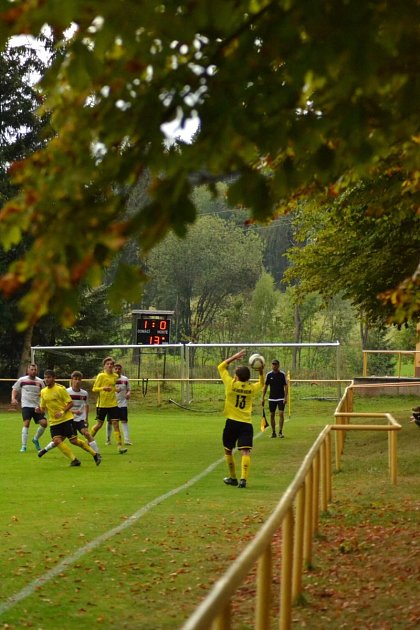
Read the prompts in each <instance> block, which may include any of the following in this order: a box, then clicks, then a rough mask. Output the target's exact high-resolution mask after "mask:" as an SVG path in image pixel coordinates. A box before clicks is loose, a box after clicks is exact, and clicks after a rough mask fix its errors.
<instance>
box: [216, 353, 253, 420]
mask: <svg viewBox="0 0 420 630" xmlns="http://www.w3.org/2000/svg"><path fill="white" fill-rule="evenodd" d="M227 365H228V364H227V363H226V361H222V363H220V364H219V365H218V366H217V369H218V371H219V374H220V378H221V379H222V381H223V383H224V386H225V407H224V410H223V412H224V415H225V417H226V418H229V419H230V420H238V421H239V422H249V423H250V424H251V413H252V399H253V397H254V396H255V394H257V393H258V392H260V391H261V390H262V388H263V387H264V375H263V374H260V375H259V380H258V382H257V383H251V382H250V381H245V382H244V381H239V380H238V379H237V378H236V377H232V376H231V375H230V374H229V371H228V369H227Z"/></svg>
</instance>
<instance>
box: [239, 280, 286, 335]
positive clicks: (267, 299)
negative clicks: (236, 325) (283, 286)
mask: <svg viewBox="0 0 420 630" xmlns="http://www.w3.org/2000/svg"><path fill="white" fill-rule="evenodd" d="M277 303H278V291H276V290H275V287H274V278H273V277H272V276H271V275H270V274H269V273H267V272H263V273H262V275H261V277H260V278H259V280H258V282H257V284H256V285H255V289H254V290H253V292H252V295H251V300H250V302H249V304H248V309H247V310H248V313H247V315H248V317H247V320H246V327H245V331H246V337H245V338H246V339H249V340H251V341H252V342H257V341H267V340H271V339H273V336H274V334H275V322H274V312H275V308H276V306H277Z"/></svg>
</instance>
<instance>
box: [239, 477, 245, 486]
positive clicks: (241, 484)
mask: <svg viewBox="0 0 420 630" xmlns="http://www.w3.org/2000/svg"><path fill="white" fill-rule="evenodd" d="M238 488H246V479H241V480H240V481H239V484H238Z"/></svg>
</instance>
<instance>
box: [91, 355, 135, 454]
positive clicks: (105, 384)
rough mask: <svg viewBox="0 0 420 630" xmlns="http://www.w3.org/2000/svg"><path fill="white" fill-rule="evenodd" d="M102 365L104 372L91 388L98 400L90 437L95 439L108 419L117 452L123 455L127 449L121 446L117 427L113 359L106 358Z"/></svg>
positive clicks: (118, 417)
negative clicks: (94, 422)
mask: <svg viewBox="0 0 420 630" xmlns="http://www.w3.org/2000/svg"><path fill="white" fill-rule="evenodd" d="M102 365H103V366H104V371H103V372H100V373H99V374H98V376H97V377H96V379H95V382H94V384H93V387H92V391H93V392H94V393H95V394H98V398H97V401H96V424H95V426H94V427H93V428H92V430H91V435H92V437H95V435H96V434H97V432H98V431H99V429H100V428H101V427H102V425H103V423H104V422H105V420H106V419H108V420H109V421H110V422H112V426H113V428H114V435H115V441H116V443H117V446H118V452H119V453H121V454H123V453H126V452H127V449H126V448H125V447H123V445H122V439H121V433H120V425H119V420H120V412H119V408H118V401H117V392H118V391H119V387H118V385H116V382H117V380H118V374H117V373H116V372H114V359H113V358H112V357H106V358H105V359H104V360H103V361H102Z"/></svg>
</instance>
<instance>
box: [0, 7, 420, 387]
mask: <svg viewBox="0 0 420 630" xmlns="http://www.w3.org/2000/svg"><path fill="white" fill-rule="evenodd" d="M267 6H268V5H267ZM410 11H411V8H410V7H407V10H406V12H405V13H404V14H401V18H400V19H401V23H400V27H401V30H400V31H398V33H399V34H398V35H395V34H394V35H395V41H394V44H395V46H397V42H398V41H399V39H398V38H399V37H400V35H401V32H402V31H403V30H404V29H406V32H405V40H404V41H405V42H406V43H405V49H404V53H405V55H406V58H405V62H402V63H401V68H399V67H398V68H396V69H395V70H393V72H394V75H393V76H394V78H393V79H392V80H394V79H395V75H396V74H397V73H399V76H400V78H401V81H402V82H403V81H406V79H407V77H406V76H405V75H404V72H405V70H404V72H403V70H402V69H403V68H407V67H408V68H409V67H411V66H410V64H409V63H408V62H409V60H410V59H411V55H412V49H411V44H410V42H411V40H410V39H409V38H408V30H407V29H409V21H408V18H409V15H408V14H409V12H410ZM264 12H265V9H264V11H262V12H261V15H263V13H264ZM394 17H395V16H394ZM394 17H393V16H388V15H387V16H386V18H387V19H388V18H389V19H390V20H392V19H394ZM40 19H41V18H40ZM57 19H58V18H57ZM314 19H315V18H314ZM373 25H374V22H373V20H372V26H373ZM359 26H360V25H359ZM356 27H357V25H356V24H355V25H354V28H356ZM41 39H42V47H43V50H50V52H51V57H50V58H49V61H45V56H41V57H40V56H39V55H38V54H37V51H36V46H35V48H34V47H33V45H32V43H31V45H30V46H28V45H25V46H23V47H21V48H18V47H13V48H11V47H9V46H6V47H5V49H4V50H3V52H2V54H1V58H0V64H1V79H0V80H1V82H2V86H1V95H2V96H1V110H2V119H1V128H0V152H1V153H0V157H1V159H0V162H1V164H0V168H1V171H0V194H1V199H0V201H1V204H2V205H5V207H6V209H7V203H8V201H9V200H11V199H13V197H14V196H15V195H16V194H17V193H18V192H19V182H18V181H17V180H16V177H15V178H12V174H13V173H12V172H11V169H10V166H11V165H12V164H16V163H19V161H21V160H23V159H26V158H28V157H31V156H33V159H34V163H36V159H38V158H37V156H38V155H41V153H40V152H42V150H43V149H44V148H45V147H46V146H47V145H48V143H49V142H50V140H51V138H53V137H58V138H60V133H58V134H57V130H56V129H55V128H53V125H52V123H51V116H50V113H51V112H50V111H48V109H47V108H44V109H43V110H41V115H40V112H39V109H38V108H39V104H40V103H43V101H44V92H43V87H40V84H39V83H38V84H35V83H34V81H33V77H34V75H39V76H41V77H42V76H43V75H44V74H45V73H46V71H47V69H48V67H49V66H51V65H53V63H58V62H59V61H60V57H61V59H64V58H65V55H66V51H65V48H63V44H62V42H61V48H60V47H57V38H56V36H52V35H51V34H50V35H49V36H48V35H47V36H43V37H42V38H41ZM77 43H78V42H77V37H76V38H75V40H74V41H73V42H70V43H69V44H68V46H69V50H70V48H71V46H73V45H74V46H76V45H77ZM352 45H353V44H352V43H351V40H350V44H349V46H352ZM356 45H357V42H355V44H354V46H356ZM57 51H58V52H57ZM71 52H74V51H71ZM74 70H75V68H73V71H74ZM79 70H80V69H79ZM82 74H83V73H82V72H81V71H80V72H79V73H77V72H75V73H74V74H73V76H72V77H71V78H72V80H73V82H74V83H75V84H76V85H75V87H76V88H77V84H78V82H80V84H82V83H83V81H84V80H86V77H85V78H83V76H82ZM73 87H74V86H73ZM343 89H344V88H343ZM318 91H320V86H318ZM404 99H405V100H404V103H405V104H407V103H408V102H411V101H412V99H408V95H407V94H406V92H404ZM407 107H408V105H407ZM310 113H311V112H310V111H308V112H306V114H307V115H308V116H310ZM404 115H405V125H406V127H407V128H408V131H407V137H410V138H411V140H412V142H414V143H415V140H414V136H413V135H411V136H410V133H411V131H413V130H414V128H413V129H411V128H410V126H409V125H410V120H411V119H410V117H409V116H408V114H407V112H405V114H404V110H403V108H402V109H401V111H400V112H399V113H398V114H396V116H395V118H396V119H399V118H401V117H404ZM315 118H316V116H315ZM353 123H354V121H353ZM349 124H350V122H349ZM363 124H364V123H363ZM363 124H362V122H361V121H359V126H358V129H359V132H360V133H362V132H361V128H362V127H363ZM356 126H357V125H354V128H356ZM197 134H198V135H199V134H200V131H198V132H197ZM397 136H398V134H396V137H395V138H391V137H389V142H390V145H391V144H392V150H391V151H390V152H389V154H388V155H387V157H386V159H384V158H383V155H382V156H381V160H382V163H381V164H380V167H379V168H376V169H373V170H372V169H370V170H369V169H366V170H365V174H364V175H362V176H360V173H358V176H357V177H356V178H354V177H353V178H352V177H349V178H348V180H346V181H347V184H346V185H341V187H340V186H337V187H331V186H330V187H328V186H327V184H328V182H327V178H325V180H324V179H323V175H322V174H318V178H319V181H320V182H321V184H322V183H325V186H324V187H321V188H319V187H318V189H316V190H315V191H314V188H313V187H312V188H310V189H308V192H307V194H306V195H305V194H304V193H302V192H300V193H299V197H298V201H297V202H296V203H293V204H289V205H288V208H287V212H285V213H283V214H281V213H280V214H277V215H275V216H271V217H270V221H268V222H266V223H264V222H262V223H256V222H254V221H253V220H249V217H250V214H251V209H250V208H247V207H246V206H244V205H243V203H241V201H242V199H241V197H240V195H238V177H239V176H237V175H235V174H232V173H228V174H226V173H225V174H223V173H222V174H219V175H218V176H216V177H215V176H213V175H211V176H208V173H206V172H204V171H198V172H196V173H195V176H194V173H193V176H192V177H191V178H190V183H191V192H190V193H189V197H190V200H191V203H192V205H193V206H194V207H195V208H196V212H197V215H196V220H195V222H194V223H192V224H191V225H190V226H188V227H187V228H186V230H185V233H184V232H183V231H182V230H175V232H178V233H179V236H178V235H176V234H175V232H170V231H169V232H168V233H167V235H166V236H165V237H164V238H163V239H162V240H160V241H159V239H156V240H157V245H155V247H154V248H152V249H151V248H149V247H147V248H146V247H145V248H142V244H141V241H139V239H138V238H136V237H135V236H133V238H132V239H126V240H125V244H124V246H123V247H121V248H120V249H119V252H118V253H117V255H116V256H115V257H114V258H113V260H112V262H109V264H108V263H107V264H105V265H104V269H103V271H104V273H103V275H102V276H101V278H100V282H98V281H96V282H95V283H92V282H87V281H86V282H81V283H80V284H79V285H77V287H76V289H75V291H74V292H73V294H72V295H73V298H74V300H75V302H77V307H75V310H76V311H77V312H78V315H77V318H76V319H75V321H74V322H72V325H71V326H70V327H68V326H67V327H66V326H63V321H62V319H63V318H62V317H61V318H60V316H58V317H57V313H54V308H51V309H50V310H51V311H52V312H51V313H48V312H46V314H44V315H42V316H41V317H40V318H39V319H38V320H36V321H33V322H32V323H31V324H30V325H29V326H27V327H26V328H25V329H22V327H21V328H20V329H17V328H16V322H18V321H19V319H20V317H21V315H20V309H21V307H22V295H24V293H25V291H26V288H27V287H26V285H22V287H21V288H20V289H19V290H17V291H16V292H14V293H13V292H12V294H7V291H6V292H3V294H2V297H1V298H0V315H1V320H2V323H3V325H2V328H1V331H0V375H1V377H5V378H7V377H14V376H16V375H17V373H22V372H23V371H24V364H25V362H26V361H27V360H28V358H29V348H30V346H31V345H44V344H46V345H60V344H61V345H71V344H81V345H86V344H89V345H94V344H125V343H131V342H132V341H133V332H132V326H131V311H132V310H133V309H139V308H145V309H157V310H159V309H164V310H173V311H174V321H173V338H172V341H174V342H178V341H182V342H188V341H193V342H206V343H211V342H232V341H244V342H246V341H249V342H254V343H256V342H260V341H261V342H262V341H270V342H276V341H279V342H283V343H284V342H297V343H301V342H311V343H314V342H320V341H335V340H338V341H339V342H340V344H341V345H342V347H343V349H344V352H343V353H342V361H343V365H342V371H341V372H342V376H343V377H351V376H353V375H355V374H360V373H361V368H362V352H361V350H362V349H366V348H369V349H375V348H380V349H387V348H388V349H399V350H413V349H414V348H415V342H416V333H415V317H414V321H413V320H412V319H410V316H409V317H405V316H404V315H403V316H401V315H400V316H398V317H397V318H396V321H395V323H396V324H397V326H395V325H390V309H389V305H388V307H387V306H386V305H384V302H383V301H382V302H381V301H379V300H378V295H379V294H385V293H386V292H390V291H391V290H392V289H393V288H395V287H396V285H397V284H398V282H402V281H403V280H404V278H407V277H410V276H413V277H415V272H416V268H417V265H418V251H420V242H419V241H420V230H419V229H418V228H419V215H418V213H416V212H415V211H414V210H413V209H414V207H415V204H414V199H413V194H414V190H415V178H414V175H413V172H412V171H410V166H411V161H410V159H411V158H410V159H407V155H408V156H410V155H411V152H412V147H411V146H408V144H407V142H406V141H401V142H398V137H397ZM61 137H65V132H64V130H63V131H62V134H61ZM197 137H198V136H197ZM195 141H196V139H195V138H193V139H192V142H191V145H194V143H195ZM366 141H367V139H366ZM226 142H227V144H228V143H229V138H227V139H226ZM362 144H363V142H362ZM365 144H366V143H365ZM365 144H364V145H363V146H364V147H365V149H366V151H367V147H366V146H365ZM327 148H328V147H327V146H321V147H320V148H319V151H318V152H317V155H316V159H317V163H318V165H319V166H320V168H321V171H322V169H323V168H325V170H328V164H329V160H330V158H331V156H329V155H327V153H328V151H327ZM171 151H172V152H175V153H176V152H177V151H178V152H179V153H182V152H185V153H186V152H187V149H186V145H184V144H183V143H181V142H178V143H175V144H173V145H172V146H171V147H170V148H168V150H167V152H168V153H170V152H171ZM367 153H368V151H367ZM356 159H357V160H358V161H359V163H360V165H361V164H362V163H363V161H364V160H365V159H367V157H366V155H362V154H359V155H358V156H356ZM378 161H380V160H379V151H378ZM287 164H288V162H287V160H286V162H285V168H286V166H287ZM404 164H405V166H404ZM266 168H267V169H268V168H269V166H268V164H267V165H266ZM353 175H354V173H353ZM242 176H243V174H242ZM202 181H204V182H205V184H203V185H201V182H202ZM248 181H249V182H252V185H254V184H255V189H253V190H252V195H251V197H252V196H254V197H255V196H256V195H258V186H259V185H260V184H261V182H260V181H258V182H254V181H252V177H251V173H248ZM242 185H243V182H242ZM250 185H251V184H250ZM279 186H280V188H281V187H282V186H283V187H284V186H286V185H285V184H284V183H283V184H281V185H280V184H279ZM152 188H153V185H152V181H151V174H150V171H149V170H147V169H144V170H143V172H142V174H141V176H140V177H138V179H137V182H136V183H135V184H134V185H132V186H130V187H124V186H119V185H117V184H116V185H115V186H114V191H113V192H114V196H115V197H119V198H120V199H122V200H123V206H124V214H125V216H126V218H127V219H128V220H129V219H130V217H133V218H135V216H136V213H137V212H138V209H139V208H143V207H146V206H147V204H148V202H149V194H150V190H151V189H152ZM286 188H287V186H286ZM259 191H260V197H261V201H258V200H255V205H256V206H257V207H258V203H260V204H261V203H263V198H264V191H263V190H262V189H261V188H260V189H259ZM99 195H100V192H99ZM104 195H105V192H104ZM27 200H28V198H27ZM235 200H236V203H233V202H235ZM254 209H255V208H254ZM176 210H178V209H176ZM185 212H186V214H187V210H185ZM9 214H10V212H9ZM5 216H6V215H5ZM86 216H87V215H86ZM67 221H69V219H68V218H67ZM75 223H76V230H75V234H76V238H77V234H79V236H80V239H81V240H83V233H84V229H85V225H84V223H83V220H81V219H80V216H78V217H77V219H75ZM12 231H13V230H12ZM9 241H10V242H13V238H11V237H10V238H9ZM10 242H9V243H8V245H7V246H6V245H5V244H4V247H3V248H2V249H0V272H1V273H2V274H4V278H5V277H7V270H8V269H10V268H13V264H14V263H15V262H18V263H19V260H20V259H21V257H22V253H25V252H29V263H28V264H29V266H30V254H31V252H32V253H33V252H34V250H33V243H34V238H33V236H31V233H30V232H29V233H27V234H26V235H25V234H24V235H23V237H22V238H21V239H20V241H19V243H18V245H13V246H10ZM31 248H32V249H31ZM128 265H130V267H129V266H128ZM44 267H45V269H46V270H49V268H50V267H54V263H50V262H49V259H48V258H46V259H45V265H44ZM16 268H19V267H14V269H15V270H16ZM133 268H135V269H137V272H136V273H134V274H133V272H132V269H133ZM130 270H131V271H130ZM49 271H51V270H49ZM15 273H16V272H15ZM46 273H47V272H46ZM59 273H60V269H59V267H58V266H57V268H56V275H57V276H58V275H59ZM139 277H140V278H141V279H142V287H141V290H140V289H139V288H138V286H137V282H136V280H137V279H138V278H139ZM57 282H58V281H57ZM4 286H5V284H4V281H3V289H4ZM76 291H77V294H76ZM121 295H123V299H122V301H121V299H120V296H121ZM37 299H38V301H39V302H40V303H41V304H42V302H43V295H42V293H40V294H39V295H38V298H37ZM45 301H47V297H45ZM57 304H58V307H57V308H59V306H60V304H59V301H58V302H57ZM413 304H414V306H413V309H414V310H413V311H412V313H411V315H413V314H414V316H416V312H417V311H416V310H415V308H416V307H415V301H413ZM121 306H122V308H120V307H121ZM43 308H44V305H43V304H42V306H41V307H40V308H39V309H38V310H39V311H42V310H43ZM46 310H47V311H48V309H46ZM65 310H66V309H65V308H62V309H61V313H60V315H62V314H63V313H64V312H65ZM409 315H410V313H409ZM329 361H330V358H329V357H325V362H326V364H327V363H328V362H329ZM298 362H299V353H298V352H296V353H295V354H294V356H293V362H292V366H291V367H292V368H293V367H297V365H298ZM370 365H371V370H372V371H373V372H374V373H375V374H385V373H389V370H390V369H392V358H390V357H389V356H387V355H382V356H379V355H378V356H377V357H375V358H374V359H372V363H371V364H370ZM308 367H309V368H310V366H308Z"/></svg>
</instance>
